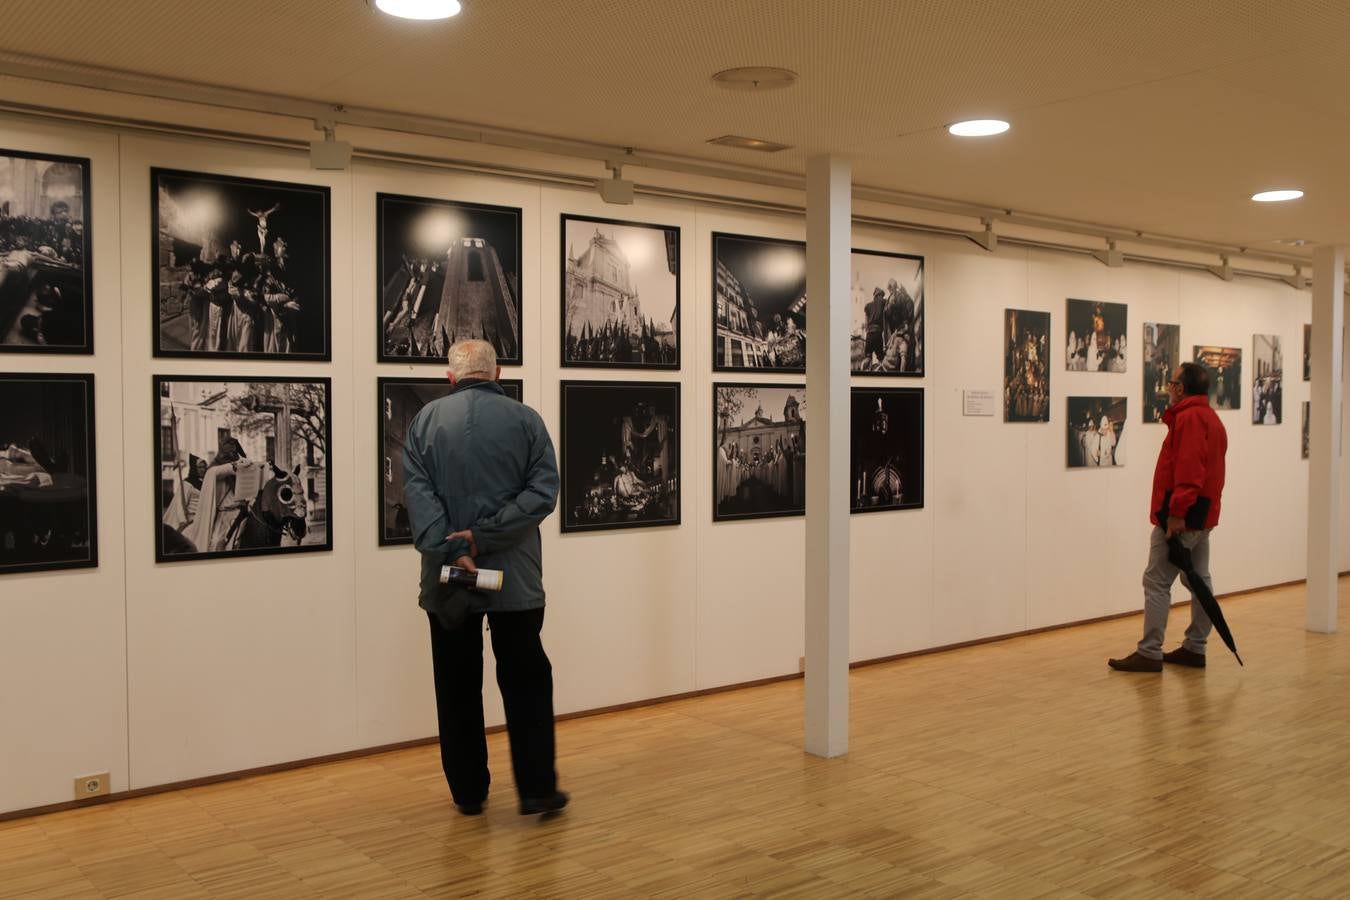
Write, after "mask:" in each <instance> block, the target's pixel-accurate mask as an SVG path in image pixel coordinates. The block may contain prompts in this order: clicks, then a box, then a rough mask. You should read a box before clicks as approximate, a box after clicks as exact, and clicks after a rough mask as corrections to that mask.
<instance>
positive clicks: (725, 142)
mask: <svg viewBox="0 0 1350 900" xmlns="http://www.w3.org/2000/svg"><path fill="white" fill-rule="evenodd" d="M708 143H709V144H720V145H721V146H723V147H735V148H737V149H738V150H758V151H759V152H760V153H778V152H779V151H781V150H787V149H789V148H790V147H791V146H792V145H791V144H780V143H778V142H777V141H766V140H764V139H763V138H752V137H742V136H741V135H739V134H724V135H722V136H721V137H715V138H709V139H708Z"/></svg>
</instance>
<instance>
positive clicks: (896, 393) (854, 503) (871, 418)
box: [849, 387, 924, 513]
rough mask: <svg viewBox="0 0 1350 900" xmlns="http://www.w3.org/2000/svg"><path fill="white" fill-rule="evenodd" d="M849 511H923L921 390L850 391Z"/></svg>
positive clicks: (872, 389) (881, 389) (862, 389)
mask: <svg viewBox="0 0 1350 900" xmlns="http://www.w3.org/2000/svg"><path fill="white" fill-rule="evenodd" d="M849 396H850V401H851V403H852V409H851V411H850V416H849V420H850V426H851V432H852V433H851V435H850V437H849V465H850V470H851V471H850V477H851V478H852V484H851V486H850V499H849V511H850V512H854V513H866V512H882V511H884V510H889V509H921V508H922V507H923V468H924V466H923V462H924V460H923V452H924V445H923V390H922V389H921V388H856V387H855V388H852V389H850V391H849Z"/></svg>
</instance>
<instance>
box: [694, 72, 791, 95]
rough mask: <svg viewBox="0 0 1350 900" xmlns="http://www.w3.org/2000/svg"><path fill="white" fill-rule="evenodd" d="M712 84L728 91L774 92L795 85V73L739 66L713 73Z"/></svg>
mask: <svg viewBox="0 0 1350 900" xmlns="http://www.w3.org/2000/svg"><path fill="white" fill-rule="evenodd" d="M712 80H713V84H715V85H717V86H718V87H721V88H726V89H727V90H729V91H776V90H778V89H779V88H785V87H789V86H791V85H794V84H796V83H797V73H796V72H794V71H792V70H791V69H780V68H777V67H776V66H741V67H740V68H738V69H723V70H722V71H720V72H714V73H713V77H712Z"/></svg>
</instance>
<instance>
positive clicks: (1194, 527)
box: [1109, 363, 1228, 672]
mask: <svg viewBox="0 0 1350 900" xmlns="http://www.w3.org/2000/svg"><path fill="white" fill-rule="evenodd" d="M1167 393H1168V395H1169V396H1170V397H1171V405H1170V406H1169V407H1168V408H1167V412H1165V413H1163V422H1164V423H1166V425H1167V438H1166V439H1165V440H1164V441H1163V445H1162V449H1161V450H1160V451H1159V452H1158V465H1157V467H1156V468H1155V469H1154V471H1153V501H1152V503H1151V504H1150V505H1149V510H1150V512H1149V520H1150V521H1151V522H1152V523H1153V536H1152V538H1151V540H1150V541H1149V553H1148V567H1147V568H1146V569H1144V639H1143V640H1142V641H1140V642H1139V647H1138V649H1137V650H1135V652H1133V653H1131V654H1130V655H1129V656H1127V657H1125V658H1124V659H1113V660H1110V661H1109V664H1110V666H1111V668H1113V669H1117V670H1119V671H1121V672H1161V671H1162V667H1163V663H1164V662H1168V663H1175V664H1177V665H1182V666H1190V667H1192V668H1196V669H1203V668H1204V667H1205V640H1206V639H1207V638H1208V637H1209V632H1210V629H1211V628H1212V627H1213V626H1212V624H1211V623H1210V621H1209V616H1207V615H1205V611H1204V609H1202V608H1201V606H1200V603H1199V602H1198V601H1197V600H1196V599H1195V597H1194V593H1192V596H1191V625H1190V627H1189V628H1187V629H1186V639H1185V640H1184V641H1183V642H1182V644H1181V646H1180V647H1178V648H1177V649H1175V650H1173V651H1172V652H1171V653H1163V650H1162V642H1163V632H1164V631H1166V630H1167V614H1168V612H1170V611H1171V608H1172V582H1174V581H1176V579H1177V576H1178V575H1181V571H1180V570H1179V569H1178V568H1177V567H1176V566H1174V565H1172V564H1171V563H1170V562H1168V560H1167V540H1168V539H1169V538H1171V537H1174V536H1177V535H1180V538H1181V543H1182V545H1184V546H1185V547H1187V548H1189V549H1190V551H1191V561H1192V562H1194V564H1195V573H1196V574H1197V575H1199V576H1200V577H1201V578H1203V579H1204V580H1205V583H1206V584H1207V585H1208V586H1209V587H1210V589H1211V591H1212V590H1213V584H1214V583H1213V582H1212V581H1211V580H1210V577H1209V533H1210V531H1211V530H1212V529H1213V528H1214V526H1216V525H1218V524H1219V501H1220V498H1221V496H1222V494H1223V476H1224V454H1225V453H1226V452H1227V451H1228V432H1226V431H1225V430H1224V427H1223V423H1222V422H1220V421H1219V417H1218V415H1217V414H1215V412H1214V410H1212V409H1210V406H1209V372H1208V371H1206V370H1205V368H1204V366H1200V365H1197V364H1196V363H1182V364H1181V365H1180V366H1178V367H1177V370H1176V372H1174V373H1173V374H1172V380H1171V381H1169V382H1167ZM1181 577H1182V582H1183V583H1184V582H1185V580H1186V576H1185V575H1182V576H1181ZM1187 587H1188V588H1189V587H1190V585H1187Z"/></svg>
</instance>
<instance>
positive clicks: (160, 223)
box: [150, 169, 332, 362]
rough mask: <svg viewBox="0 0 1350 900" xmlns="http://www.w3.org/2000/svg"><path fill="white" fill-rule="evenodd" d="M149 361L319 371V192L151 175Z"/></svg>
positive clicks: (326, 223) (325, 203) (325, 286)
mask: <svg viewBox="0 0 1350 900" xmlns="http://www.w3.org/2000/svg"><path fill="white" fill-rule="evenodd" d="M150 181H151V186H152V190H153V194H154V196H153V197H152V201H151V204H152V205H151V210H152V213H151V215H152V228H153V238H154V245H153V246H154V250H153V253H154V267H155V272H156V282H155V303H154V315H155V320H154V325H155V338H154V355H155V356H158V357H182V358H189V359H275V360H299V361H303V360H310V361H320V362H326V361H328V360H330V359H332V349H331V346H330V335H331V303H330V293H331V292H330V284H329V253H328V244H329V229H330V210H329V190H328V188H326V187H322V186H318V185H308V184H289V183H286V182H280V181H260V180H257V179H249V178H233V177H230V176H226V175H208V174H201V173H196V172H177V171H171V170H168V169H151V170H150Z"/></svg>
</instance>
